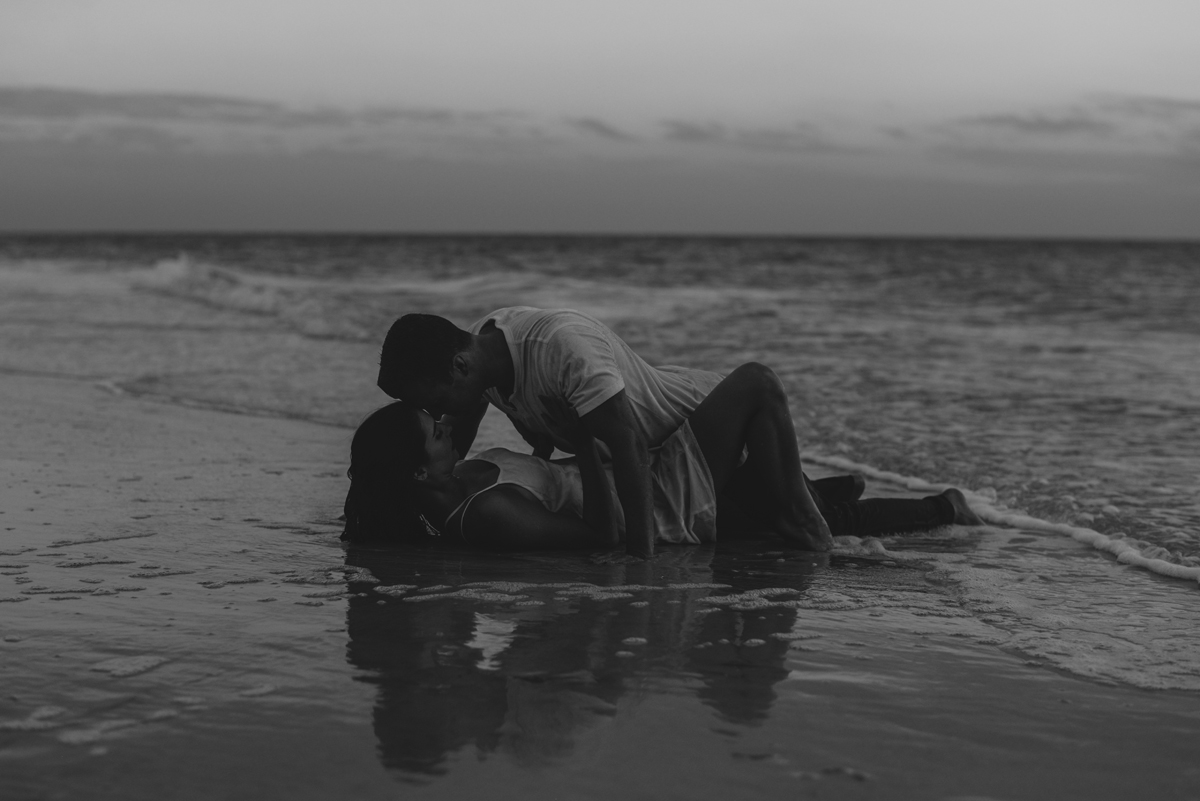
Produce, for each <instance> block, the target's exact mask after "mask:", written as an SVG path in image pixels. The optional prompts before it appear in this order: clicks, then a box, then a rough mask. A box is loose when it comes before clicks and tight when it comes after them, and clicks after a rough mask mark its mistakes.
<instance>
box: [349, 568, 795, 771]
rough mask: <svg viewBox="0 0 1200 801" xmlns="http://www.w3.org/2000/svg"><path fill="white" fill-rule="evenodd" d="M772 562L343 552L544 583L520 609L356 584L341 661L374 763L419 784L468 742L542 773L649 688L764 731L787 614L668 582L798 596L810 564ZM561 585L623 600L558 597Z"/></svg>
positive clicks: (383, 576)
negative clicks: (359, 703)
mask: <svg viewBox="0 0 1200 801" xmlns="http://www.w3.org/2000/svg"><path fill="white" fill-rule="evenodd" d="M777 556H778V554H775V555H763V554H761V553H757V554H756V553H754V552H753V551H750V550H744V549H738V548H733V549H730V548H728V547H722V550H720V551H717V550H716V549H715V548H713V547H705V548H688V549H679V550H676V551H671V552H668V553H667V554H665V555H663V556H661V557H660V558H659V559H657V560H656V561H655V562H654V563H653V564H637V565H596V564H592V563H591V562H590V561H588V560H587V559H586V558H585V557H583V556H579V555H574V556H561V555H553V556H550V555H524V556H504V557H502V556H481V555H475V554H447V553H437V552H429V551H413V550H381V549H377V550H372V549H366V548H352V549H351V550H350V551H349V552H348V554H347V564H349V565H352V566H355V567H361V568H366V569H368V570H370V571H371V573H372V574H373V575H374V576H376V577H377V578H378V579H379V580H380V583H381V584H380V585H381V586H386V585H397V584H404V585H416V586H417V587H418V588H421V587H424V586H430V585H432V584H434V583H435V582H437V583H438V584H442V585H445V584H451V583H452V585H453V586H454V587H460V586H463V585H467V584H470V583H472V582H526V583H528V584H532V585H539V586H534V587H529V586H526V587H525V588H523V589H522V590H521V592H522V593H523V595H522V596H514V598H521V597H524V598H526V600H524V601H522V602H521V604H522V605H518V604H517V603H512V602H509V603H505V602H502V601H494V600H492V601H487V600H478V599H470V598H445V599H429V600H424V597H425V596H424V595H423V594H422V593H421V590H420V589H416V590H413V591H412V592H411V593H409V594H408V595H406V596H405V597H396V596H391V595H385V594H382V593H379V592H375V591H372V587H371V585H369V584H366V583H362V582H355V583H353V584H352V586H351V589H352V591H353V592H354V593H356V594H355V595H353V596H351V598H350V604H349V612H348V614H349V621H348V623H349V625H348V630H349V633H350V642H349V645H348V652H347V658H348V659H349V661H350V663H351V664H352V665H354V666H355V667H356V668H358V669H359V670H360V671H362V672H361V674H360V676H359V678H360V680H361V681H364V682H368V683H371V684H374V685H376V686H377V688H378V689H377V692H378V695H377V699H376V703H375V707H374V713H373V714H374V730H375V735H376V737H377V738H378V742H379V756H380V759H381V761H382V762H383V764H384V765H385V766H386V767H388V768H391V769H395V770H397V771H399V772H400V774H401V776H402V777H403V778H409V779H417V778H420V777H422V776H423V777H430V776H436V775H440V774H445V773H447V772H448V771H449V770H450V765H451V763H452V759H451V758H452V756H453V755H455V754H458V753H459V752H461V751H463V750H464V749H466V748H468V747H473V748H474V753H475V754H476V755H477V756H478V757H479V758H480V759H486V758H490V757H492V756H493V755H503V756H505V757H506V758H509V759H511V760H513V761H514V762H516V763H519V764H521V765H523V766H527V767H537V766H539V765H544V764H548V763H552V762H556V761H561V760H564V759H566V758H569V757H571V756H572V755H573V754H574V753H575V751H576V749H577V746H578V741H579V738H580V736H581V735H582V734H583V733H584V732H586V731H588V730H590V729H592V728H594V727H596V726H597V725H602V724H603V723H604V722H605V721H612V720H615V719H616V718H619V717H620V716H621V715H623V714H625V713H626V712H627V711H628V710H629V709H631V708H633V707H636V706H638V705H639V704H640V703H641V702H642V701H643V700H645V699H646V698H647V697H649V695H651V694H653V693H670V694H674V695H694V697H695V698H696V699H698V700H699V701H700V702H701V703H703V704H705V705H707V706H709V707H710V708H712V709H713V710H714V711H715V713H716V718H717V719H716V721H714V722H715V723H720V724H721V725H725V726H728V725H729V724H734V725H735V726H736V725H741V726H753V725H757V724H759V723H761V722H762V721H764V720H765V719H766V718H767V717H768V715H769V714H770V709H771V705H772V703H773V702H774V700H775V697H776V695H775V690H774V685H775V684H776V683H778V682H780V681H782V680H783V679H784V678H786V677H787V675H788V669H787V667H786V664H785V662H786V658H787V653H788V642H787V641H786V640H783V639H779V638H777V637H773V636H771V635H772V634H776V633H787V632H790V631H791V630H792V628H793V624H794V623H795V621H796V616H797V612H796V610H794V609H780V608H764V609H753V610H750V611H736V610H733V609H730V608H721V607H716V606H713V605H711V604H708V603H705V599H706V598H707V597H708V596H709V595H711V594H713V593H714V589H712V588H710V587H709V588H686V587H679V586H672V585H686V584H709V585H711V584H724V585H732V586H736V587H737V588H738V590H739V591H744V590H747V589H754V588H759V587H791V588H793V589H796V590H804V589H805V588H806V587H807V586H808V584H809V581H810V577H811V573H812V569H813V566H814V562H813V561H812V560H811V559H808V558H797V559H792V558H789V559H786V560H782V559H777V558H776V557H777ZM425 577H428V578H425ZM435 577H436V578H435ZM448 577H450V578H448ZM570 583H575V584H577V585H578V584H581V583H586V584H588V585H595V586H596V587H611V588H614V589H616V588H620V590H619V591H620V592H621V593H622V595H623V597H607V598H605V597H603V596H602V597H600V598H597V597H595V595H594V594H587V593H585V594H579V593H578V592H573V591H572V590H571V589H569V588H568V589H563V588H564V587H567V585H568V584H570ZM547 585H548V586H547ZM630 585H635V586H632V587H631V586H630ZM638 587H641V589H639V588H638ZM715 592H716V594H718V595H719V594H724V592H726V591H725V590H716V591H715ZM413 599H420V600H413ZM536 602H541V603H536Z"/></svg>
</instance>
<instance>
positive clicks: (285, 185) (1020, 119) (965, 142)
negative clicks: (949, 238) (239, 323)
mask: <svg viewBox="0 0 1200 801" xmlns="http://www.w3.org/2000/svg"><path fill="white" fill-rule="evenodd" d="M0 175H2V176H3V184H4V187H3V191H2V192H0V229H2V230H7V231H21V230H95V229H110V230H111V229H121V230H213V229H221V230H263V229H271V230H322V231H333V230H359V231H362V230H386V231H514V232H679V233H782V234H847V235H860V234H885V235H886V234H899V235H905V234H911V235H985V236H986V235H1004V236H1022V235H1025V236H1106V237H1173V238H1193V237H1196V236H1200V101H1195V100H1191V99H1188V98H1158V97H1144V96H1121V95H1105V96H1094V97H1087V98H1081V99H1080V100H1079V101H1078V102H1077V103H1074V104H1070V105H1068V106H1063V107H1053V108H1044V107H1043V108H1030V109H996V110H995V111H993V112H990V113H987V114H975V115H970V116H961V117H956V118H950V119H930V120H924V121H920V122H913V121H912V120H905V121H892V120H870V121H865V122H864V121H858V122H846V121H845V120H833V119H821V118H815V117H814V118H807V119H795V120H791V121H788V122H787V123H785V124H779V125H775V126H764V125H739V124H738V123H736V122H732V121H729V120H718V119H679V118H669V119H662V120H659V121H658V122H655V123H652V124H647V125H643V126H641V127H640V128H634V127H632V126H630V125H628V124H621V123H618V122H616V121H612V120H607V119H604V118H603V117H602V116H601V115H592V116H573V117H561V118H559V117H550V116H546V115H538V114H534V113H530V112H524V111H522V110H520V109H495V110H482V111H481V110H457V109H448V108H422V107H412V108H405V107H390V106H389V107H384V106H379V107H365V108H343V107H338V108H335V107H312V108H300V107H293V106H289V105H286V104H281V103H276V102H269V101H260V100H254V99H249V98H238V97H226V96H217V95H202V94H187V93H136V92H128V93H98V92H89V91H81V90H71V89H57V88H41V87H8V88H0Z"/></svg>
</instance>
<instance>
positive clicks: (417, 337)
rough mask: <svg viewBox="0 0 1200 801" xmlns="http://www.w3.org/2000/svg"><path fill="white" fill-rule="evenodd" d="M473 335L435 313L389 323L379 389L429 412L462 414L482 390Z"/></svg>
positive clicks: (471, 407) (406, 317) (406, 316)
mask: <svg viewBox="0 0 1200 801" xmlns="http://www.w3.org/2000/svg"><path fill="white" fill-rule="evenodd" d="M473 343H474V337H472V336H471V335H470V334H469V333H467V332H466V331H463V330H462V329H461V328H459V327H458V326H456V325H455V324H454V323H452V322H450V321H449V320H447V319H445V318H444V317H438V316H436V315H433V314H406V315H404V316H403V317H401V318H400V319H399V320H397V321H396V322H395V323H393V324H392V327H391V329H390V330H389V331H388V333H387V337H386V338H385V339H384V340H383V351H382V352H381V353H380V356H379V380H378V381H377V382H376V383H378V385H379V388H380V389H382V390H383V391H384V392H386V393H387V394H388V395H390V396H391V397H393V398H398V399H400V400H403V401H406V402H408V403H410V404H414V405H416V406H418V407H420V408H423V409H426V410H428V411H429V413H430V414H432V415H434V416H435V417H439V416H441V415H443V414H466V413H468V412H470V411H472V410H474V409H475V408H476V407H478V406H479V402H480V401H481V400H482V397H483V391H484V390H485V389H486V387H484V386H482V385H481V381H480V378H481V376H480V374H479V371H478V370H477V369H475V368H476V367H477V364H476V359H475V354H474V353H473V352H472V351H473Z"/></svg>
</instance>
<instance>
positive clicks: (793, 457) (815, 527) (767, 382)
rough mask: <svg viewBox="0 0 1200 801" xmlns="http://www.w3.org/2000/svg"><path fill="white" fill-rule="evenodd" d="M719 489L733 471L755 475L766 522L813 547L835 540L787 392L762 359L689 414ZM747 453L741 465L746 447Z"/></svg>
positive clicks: (790, 538) (739, 371)
mask: <svg viewBox="0 0 1200 801" xmlns="http://www.w3.org/2000/svg"><path fill="white" fill-rule="evenodd" d="M689 421H690V423H691V426H692V433H693V434H695V436H696V440H697V442H698V443H699V444H700V449H701V451H703V453H704V458H705V460H706V461H707V462H708V468H709V472H710V473H711V474H712V477H713V484H714V486H715V489H716V491H717V493H718V494H720V493H721V492H722V490H724V489H725V487H726V486H727V485H728V484H729V482H730V480H731V479H732V478H733V475H734V472H735V471H738V472H742V471H745V472H746V473H748V474H750V475H752V476H753V477H754V480H755V482H756V484H757V488H758V494H760V497H761V498H762V499H763V501H762V503H763V506H762V508H761V509H760V510H758V511H759V512H760V513H761V514H760V516H761V517H762V519H763V520H764V521H769V524H770V527H771V529H772V530H774V531H775V532H776V533H778V534H779V535H780V536H782V537H783V538H784V539H786V540H788V541H790V542H794V543H796V544H798V545H801V546H802V547H805V548H809V549H812V550H820V551H826V550H829V548H831V547H832V545H833V537H832V535H831V534H830V533H829V526H828V525H827V524H826V523H825V520H824V518H823V517H822V516H821V512H820V510H819V509H818V507H817V503H816V501H815V500H814V498H813V496H812V494H811V492H810V491H809V489H808V486H807V484H806V481H805V477H804V473H803V472H802V470H801V465H800V450H799V448H798V447H797V445H796V431H795V427H794V426H793V425H792V417H791V412H790V411H789V410H788V402H787V394H786V393H785V392H784V389H783V384H782V383H781V382H780V381H779V377H778V376H776V375H775V373H773V372H772V371H771V370H770V369H768V368H767V367H764V366H763V365H761V364H754V363H751V364H744V365H742V366H741V367H739V368H737V369H736V370H734V371H733V372H732V373H730V375H729V376H728V377H727V378H725V380H724V381H722V382H721V383H720V384H718V385H717V386H716V388H715V389H713V391H712V392H711V393H709V395H708V397H707V398H705V399H704V401H703V402H702V403H701V404H700V406H698V407H697V408H696V410H695V411H694V412H693V413H692V416H691V417H690V418H689ZM744 446H745V447H747V449H748V450H749V454H750V455H749V458H748V459H747V460H746V463H745V465H744V466H742V468H741V470H739V469H738V462H739V461H740V460H741V455H742V448H743V447H744Z"/></svg>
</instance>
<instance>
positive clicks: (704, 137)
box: [663, 120, 843, 153]
mask: <svg viewBox="0 0 1200 801" xmlns="http://www.w3.org/2000/svg"><path fill="white" fill-rule="evenodd" d="M663 128H664V129H665V137H666V139H667V140H668V141H672V142H681V143H686V144H699V145H713V146H718V147H732V148H738V149H742V150H752V151H761V152H769V153H798V152H813V151H829V150H841V149H843V148H841V147H839V146H838V145H835V144H834V143H833V142H831V141H830V140H829V139H827V138H826V137H824V136H822V135H821V134H820V133H819V132H818V131H817V130H816V129H815V128H814V127H813V126H810V125H806V124H804V123H797V124H795V125H794V126H791V127H785V128H734V127H728V126H726V125H723V124H721V123H715V122H693V121H688V120H667V121H666V122H664V123H663Z"/></svg>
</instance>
